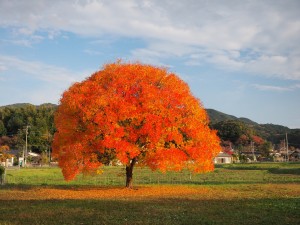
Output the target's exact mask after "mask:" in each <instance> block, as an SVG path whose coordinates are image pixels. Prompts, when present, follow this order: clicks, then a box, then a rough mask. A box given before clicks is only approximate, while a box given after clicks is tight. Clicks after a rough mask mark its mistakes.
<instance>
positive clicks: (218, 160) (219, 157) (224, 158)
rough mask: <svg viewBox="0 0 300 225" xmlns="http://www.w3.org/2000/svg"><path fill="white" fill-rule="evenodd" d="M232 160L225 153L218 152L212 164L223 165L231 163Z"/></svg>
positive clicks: (230, 156)
mask: <svg viewBox="0 0 300 225" xmlns="http://www.w3.org/2000/svg"><path fill="white" fill-rule="evenodd" d="M232 161H233V158H232V155H230V154H228V153H225V152H220V153H219V154H218V155H217V156H216V157H215V158H214V163H215V164H224V163H232Z"/></svg>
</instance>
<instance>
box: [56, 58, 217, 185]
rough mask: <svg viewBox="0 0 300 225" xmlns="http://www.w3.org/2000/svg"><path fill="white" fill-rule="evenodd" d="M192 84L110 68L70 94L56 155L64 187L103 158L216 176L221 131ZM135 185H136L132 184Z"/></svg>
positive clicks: (157, 71) (149, 69) (154, 70)
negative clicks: (213, 126) (218, 132)
mask: <svg viewBox="0 0 300 225" xmlns="http://www.w3.org/2000/svg"><path fill="white" fill-rule="evenodd" d="M208 123H209V119H208V116H207V114H206V111H205V109H204V108H203V106H202V104H201V103H200V101H199V100H198V99H196V98H195V97H193V95H192V94H191V92H190V89H189V87H188V85H187V84H186V83H184V82H183V81H182V80H181V79H179V78H178V77H177V76H176V75H175V74H173V73H170V72H168V71H167V70H166V69H163V68H158V67H154V66H151V65H144V64H139V63H122V62H117V63H112V64H107V65H105V66H104V68H103V69H102V70H100V71H98V72H96V73H94V74H93V75H92V76H90V77H89V78H87V79H86V80H84V81H83V82H80V83H75V84H74V85H72V86H71V87H70V88H69V89H68V90H67V91H65V92H64V93H63V95H62V98H61V100H60V105H59V107H58V110H57V112H56V114H55V125H56V129H57V132H56V133H55V135H54V141H53V155H54V156H55V157H56V158H57V159H58V160H59V166H60V167H61V168H62V172H63V175H64V177H65V179H66V180H71V179H73V178H74V177H75V176H76V175H77V174H78V173H80V172H86V171H95V170H97V168H98V167H99V166H101V165H102V163H103V159H105V160H107V157H106V156H107V155H108V156H109V157H110V158H115V159H118V160H119V161H120V162H122V163H123V164H125V165H126V171H127V181H128V182H129V183H130V179H129V180H128V178H130V174H131V176H132V169H133V166H134V165H135V163H137V162H138V164H139V165H147V166H149V167H150V168H152V169H153V170H155V169H160V170H161V171H166V170H181V169H182V168H184V167H188V168H189V169H191V170H193V171H195V172H203V171H211V170H213V168H214V167H213V162H212V159H213V157H215V156H216V155H217V154H218V153H219V151H220V145H219V138H218V136H217V135H216V131H214V130H211V129H210V128H209V127H208ZM128 185H130V184H128Z"/></svg>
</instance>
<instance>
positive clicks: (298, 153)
mask: <svg viewBox="0 0 300 225" xmlns="http://www.w3.org/2000/svg"><path fill="white" fill-rule="evenodd" d="M289 161H291V162H298V161H300V150H298V149H297V150H295V151H293V152H291V153H290V154H289Z"/></svg>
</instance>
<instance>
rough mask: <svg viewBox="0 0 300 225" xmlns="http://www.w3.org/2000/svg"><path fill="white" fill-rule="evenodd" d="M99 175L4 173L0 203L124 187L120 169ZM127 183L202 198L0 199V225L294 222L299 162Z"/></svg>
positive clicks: (299, 201) (138, 175) (139, 171)
mask: <svg viewBox="0 0 300 225" xmlns="http://www.w3.org/2000/svg"><path fill="white" fill-rule="evenodd" d="M103 170H104V173H103V174H101V175H97V176H81V175H80V176H79V177H78V178H77V179H76V180H74V181H71V182H65V181H64V180H63V176H62V174H61V171H60V169H59V168H26V169H20V170H18V169H17V170H8V171H7V182H8V184H7V185H4V186H2V187H1V186H0V197H1V196H5V195H6V194H5V193H8V194H7V195H11V194H13V193H17V194H18V193H20V194H24V193H25V195H26V194H27V193H32V192H33V193H34V191H39V190H43V189H51V190H52V189H54V190H72V191H73V193H74V192H75V193H76V192H79V191H80V190H87V191H89V190H91V191H102V190H108V191H110V190H112V192H113V191H114V190H116V189H117V190H118V189H122V188H123V186H124V184H125V177H124V174H125V171H124V168H123V167H105V168H104V169H103ZM134 184H135V186H136V187H138V188H140V190H147V187H154V190H159V188H160V187H168V188H170V187H171V188H174V189H175V190H176V189H180V188H182V187H184V188H191V189H196V190H202V189H205V190H206V191H207V192H203V193H202V192H199V193H200V194H199V193H198V192H197V193H198V194H187V195H180V194H174V195H172V196H156V197H151V198H149V197H143V196H142V195H141V196H139V197H134V194H135V193H136V192H139V191H138V190H132V194H133V196H132V198H131V197H128V196H127V197H118V196H112V197H111V198H97V199H92V198H88V197H86V198H81V199H72V197H70V198H66V199H61V200H60V199H46V198H45V199H34V200H28V199H27V200H26V199H21V198H20V199H18V198H17V199H13V200H1V198H0V224H1V225H2V224H3V225H4V224H9V225H17V224H61V225H63V224H191V225H192V224H220V225H221V224H228V225H231V224H245V225H247V224H249V225H250V224H251V225H254V224H266V225H267V224H271V225H277V224H278V225H281V224H300V214H299V211H300V197H299V195H300V164H299V163H288V164H287V163H263V164H260V163H257V164H231V165H220V166H217V168H216V169H215V171H214V172H211V173H206V174H192V175H191V174H190V173H189V172H188V171H183V172H180V173H175V172H169V173H166V174H162V173H160V172H151V171H150V170H149V169H147V168H138V167H137V168H135V170H134ZM99 186H101V187H102V186H103V188H105V189H101V188H98V187H99ZM93 187H95V188H96V189H93ZM97 188H98V189H97ZM151 190H152V189H151ZM201 193H202V194H201ZM231 193H232V196H230V195H231ZM1 194H2V195H1Z"/></svg>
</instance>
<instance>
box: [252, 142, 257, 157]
mask: <svg viewBox="0 0 300 225" xmlns="http://www.w3.org/2000/svg"><path fill="white" fill-rule="evenodd" d="M251 150H252V155H253V161H254V162H256V156H255V154H254V143H253V141H251Z"/></svg>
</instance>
